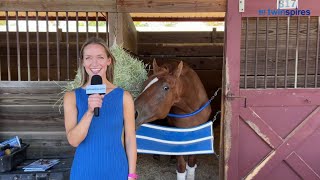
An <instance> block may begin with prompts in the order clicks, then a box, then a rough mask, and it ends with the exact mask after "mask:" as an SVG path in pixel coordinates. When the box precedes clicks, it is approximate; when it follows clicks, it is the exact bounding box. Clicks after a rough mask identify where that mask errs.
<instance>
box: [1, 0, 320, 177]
mask: <svg viewBox="0 0 320 180" xmlns="http://www.w3.org/2000/svg"><path fill="white" fill-rule="evenodd" d="M288 2H291V3H288ZM316 2H317V1H316V0H308V1H299V2H298V0H288V1H284V0H270V1H263V2H262V1H258V0H240V1H231V0H230V1H225V0H215V1H209V0H200V1H182V0H178V1H174V2H169V1H163V0H160V1H157V2H154V1H139V0H131V1H128V0H122V1H116V0H97V1H92V2H89V1H82V0H77V1H68V2H66V1H61V0H56V1H41V0H35V1H17V0H4V1H2V2H1V3H0V37H1V39H2V41H1V42H0V141H2V140H4V139H7V138H9V137H12V136H15V135H18V136H19V137H21V138H22V140H23V142H26V143H28V144H30V147H29V148H28V151H27V153H28V154H27V156H28V158H30V159H39V158H61V159H64V158H72V157H73V154H74V149H73V148H72V147H71V146H70V145H69V144H68V142H67V140H66V136H65V129H64V120H63V112H60V110H59V104H55V103H56V102H57V100H58V99H59V98H60V97H61V94H59V93H60V92H61V87H60V86H63V85H65V84H66V82H67V81H69V80H72V79H73V78H74V76H75V70H76V68H77V66H78V64H79V60H78V59H79V58H78V56H79V48H80V47H81V44H82V43H83V42H84V41H85V40H86V39H87V38H88V37H91V36H99V37H102V38H103V39H105V40H106V41H107V42H108V44H109V45H110V46H111V45H112V44H113V43H115V41H116V43H117V44H123V47H124V48H125V49H127V50H128V51H130V52H131V53H132V54H134V55H136V56H137V57H139V59H141V60H143V61H144V62H145V63H150V62H151V61H152V60H153V59H156V60H157V61H158V62H159V64H161V63H164V62H167V61H171V60H183V61H184V62H186V63H188V64H189V65H190V66H191V67H192V68H193V69H195V70H196V72H197V73H198V75H199V76H200V78H201V80H202V82H203V83H204V86H205V88H206V90H207V93H208V95H209V96H212V95H213V93H214V92H215V91H216V90H217V89H218V88H219V87H222V93H221V97H220V95H219V97H218V98H216V99H217V101H215V102H214V103H213V104H212V107H213V111H214V112H216V111H218V110H220V109H221V118H220V119H218V120H217V121H216V125H215V132H216V133H217V136H216V139H215V149H216V152H217V154H219V160H218V163H217V164H219V165H216V166H215V167H213V169H210V170H209V171H208V172H207V173H208V174H210V173H211V172H213V171H214V172H215V171H216V172H217V176H210V177H211V178H213V179H231V180H233V179H258V180H260V179H276V180H278V179H279V180H282V179H307V180H309V179H310V180H311V179H320V161H319V159H320V156H319V152H320V145H319V143H317V140H318V139H319V138H320V120H319V119H320V112H319V105H320V98H319V96H318V95H320V90H319V88H318V86H320V80H319V77H318V75H319V74H320V73H319V45H320V40H319V39H320V32H319V30H320V6H318V5H317V3H316ZM286 3H287V4H286ZM156 13H160V14H156ZM182 13H187V14H189V16H184V15H181V14H182ZM141 20H145V21H224V22H225V31H224V32H218V31H216V30H215V29H213V30H212V31H211V32H138V31H137V30H136V29H135V27H134V25H133V21H141ZM88 24H94V26H95V28H91V29H89V25H88ZM1 27H3V28H2V29H1ZM52 27H54V28H52ZM90 27H92V26H90ZM61 110H62V108H61ZM210 161H213V158H208V159H207V162H208V163H210ZM138 168H139V167H138ZM172 171H173V172H174V170H172ZM0 176H1V173H0ZM0 179H1V178H0ZM141 179H143V175H142V177H141ZM155 179H156V178H155Z"/></svg>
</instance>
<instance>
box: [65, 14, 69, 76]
mask: <svg viewBox="0 0 320 180" xmlns="http://www.w3.org/2000/svg"><path fill="white" fill-rule="evenodd" d="M68 18H69V14H68V12H66V45H67V80H70V71H69V68H70V67H69V63H70V62H69V19H68Z"/></svg>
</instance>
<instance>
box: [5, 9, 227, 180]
mask: <svg viewBox="0 0 320 180" xmlns="http://www.w3.org/2000/svg"><path fill="white" fill-rule="evenodd" d="M10 5H12V4H10V3H9V4H7V5H6V7H5V8H4V9H2V10H3V11H2V12H1V17H2V20H3V22H4V24H5V26H4V27H6V29H4V30H3V32H2V33H1V36H2V39H4V40H5V41H3V42H2V47H1V94H2V95H1V115H0V116H1V121H0V127H1V129H0V133H1V136H0V137H1V140H4V139H6V138H9V137H12V136H15V135H18V136H19V137H21V138H22V141H23V142H25V143H28V144H30V147H29V148H28V151H27V157H28V158H29V159H38V158H60V159H69V158H72V157H73V154H74V148H72V147H71V146H70V145H69V144H68V142H67V140H66V137H65V131H64V123H63V108H61V107H59V103H56V102H57V100H58V99H59V98H60V97H61V94H59V93H60V92H61V87H60V86H63V85H65V84H66V82H67V81H69V80H72V79H73V77H74V76H75V70H76V67H77V66H78V63H79V61H78V60H77V59H78V53H79V48H80V47H81V44H82V42H84V41H85V40H86V38H88V37H91V36H99V37H102V38H104V39H105V40H106V41H107V42H108V43H109V45H110V46H111V45H112V44H113V43H114V41H116V43H118V44H122V43H123V47H124V48H125V49H126V50H128V51H129V52H130V53H131V54H133V55H135V56H137V57H139V58H140V59H141V60H143V61H144V62H145V63H149V62H150V61H151V60H152V59H153V58H155V59H157V61H158V63H159V64H162V63H164V62H166V61H170V60H184V61H185V62H186V63H188V64H189V65H190V66H191V67H193V68H194V69H195V70H196V71H197V73H198V74H199V75H200V77H201V79H202V80H203V82H204V85H205V87H206V89H207V91H208V95H209V96H210V95H213V93H214V91H215V90H216V89H217V88H219V87H221V74H222V61H223V59H222V56H223V32H216V31H215V30H214V29H213V31H212V32H189V33H183V32H174V33H165V32H159V33H155V34H152V33H144V32H137V31H136V30H135V28H134V26H133V22H132V21H133V20H132V18H131V17H130V15H129V14H127V13H117V12H112V10H111V12H110V11H109V10H108V9H103V11H102V10H101V9H99V8H98V9H97V8H94V7H92V9H91V11H85V12H84V11H80V10H79V11H75V10H78V9H83V7H82V6H81V5H82V4H78V6H74V7H72V8H71V7H69V8H71V9H68V10H66V11H65V12H62V11H61V9H59V11H58V12H57V10H56V9H43V8H42V9H41V8H40V9H39V11H38V12H37V11H31V10H28V8H27V7H28V6H27V5H25V6H23V7H20V6H16V7H15V8H13V7H11V6H10ZM97 5H99V4H97ZM48 7H49V6H48ZM62 9H63V8H62ZM86 10H88V9H86ZM89 10H90V8H89ZM108 11H109V12H108ZM133 19H134V18H133ZM202 20H203V19H202ZM211 20H212V19H211ZM220 20H221V18H220ZM22 21H24V22H25V24H21V22H22ZM207 21H208V19H207ZM12 22H16V23H17V24H19V26H15V25H13V24H14V23H12ZM88 24H94V25H95V28H94V29H89V26H88ZM52 26H53V27H54V28H52ZM61 27H64V28H61ZM75 27H76V29H75ZM81 28H82V29H81ZM173 37H174V38H173ZM177 37H178V38H177ZM211 48H214V51H213V52H211V50H210V49H211ZM212 73H214V76H213V77H214V78H213V79H210V78H208V76H210V74H212ZM219 95H220V94H219ZM215 101H216V102H215V103H213V106H215V109H216V110H215V111H218V110H219V109H220V98H216V100H215ZM55 103H56V104H55ZM216 123H217V126H216V128H217V133H218V135H219V128H220V126H219V122H218V121H217V122H216ZM218 147H219V141H218V140H216V148H218ZM148 158H149V159H151V160H148ZM201 158H202V161H207V159H208V157H207V156H203V157H201ZM209 158H210V159H214V160H215V161H216V162H215V163H212V162H211V163H209V164H210V166H206V165H205V164H206V163H203V165H202V166H203V167H205V169H204V172H203V173H202V174H203V175H205V176H204V178H206V179H208V177H209V178H212V177H214V176H215V177H217V176H218V171H217V170H218V165H217V164H218V163H217V162H218V161H217V158H216V157H214V156H209ZM139 159H141V162H142V163H143V164H142V165H141V166H142V167H143V168H144V169H146V170H145V171H146V172H147V171H148V170H149V169H150V167H149V166H150V162H148V161H154V160H153V158H152V156H147V155H139ZM200 160H201V159H200ZM66 161H67V160H66ZM159 162H160V163H162V164H163V165H162V166H161V167H166V166H168V164H166V162H170V158H169V159H168V158H167V157H162V158H161V160H160V161H159ZM159 162H158V163H159ZM156 163H157V162H156ZM156 163H155V164H153V165H154V166H159V164H156ZM151 165H152V164H151ZM169 166H170V169H171V171H172V172H170V173H169V174H168V173H167V176H165V177H168V178H169V179H170V178H173V177H175V170H174V169H175V166H174V164H173V163H171V164H169ZM214 166H215V167H214ZM143 168H142V169H141V171H142V172H143V173H142V174H141V175H142V176H143V175H144V174H146V173H144V169H143ZM208 168H209V169H208ZM211 168H215V169H216V170H215V171H216V173H215V174H210V175H208V174H207V173H206V171H208V170H210V169H211ZM164 170H166V169H164ZM138 171H139V169H138ZM157 173H160V174H161V173H163V171H160V172H157ZM160 174H158V175H157V174H153V175H152V176H153V177H156V176H158V177H160ZM145 178H147V174H146V177H145Z"/></svg>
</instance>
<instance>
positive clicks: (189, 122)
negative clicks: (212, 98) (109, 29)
mask: <svg viewBox="0 0 320 180" xmlns="http://www.w3.org/2000/svg"><path fill="white" fill-rule="evenodd" d="M207 102H208V96H207V93H206V91H205V89H204V87H203V84H202V82H201V80H200V79H199V77H198V75H197V74H196V72H195V71H194V70H193V69H191V68H190V67H189V66H188V65H186V64H183V62H182V61H181V62H180V63H178V62H172V63H167V64H164V65H162V66H161V67H159V66H158V65H157V63H156V61H155V60H154V61H153V74H152V75H151V76H149V78H148V79H147V80H146V81H145V82H144V90H143V91H142V93H141V94H140V95H139V96H138V97H137V99H136V100H135V103H134V104H135V109H136V129H137V128H139V126H140V125H141V124H143V123H147V122H151V121H155V120H157V119H164V118H165V117H167V115H168V113H172V114H189V113H193V112H195V111H196V110H198V109H199V108H200V107H202V106H203V105H204V104H205V103H207ZM210 114H211V107H210V105H209V106H207V107H206V108H204V109H203V110H202V111H201V112H199V113H198V114H196V115H194V116H189V117H185V118H173V117H168V123H169V125H170V126H174V127H179V128H189V127H194V126H197V125H200V124H203V123H205V122H207V121H208V120H209V116H210ZM176 158H177V179H185V177H187V179H194V171H195V168H196V157H195V156H194V155H190V156H188V159H187V163H186V161H185V159H184V157H183V156H181V155H179V156H176ZM186 170H187V171H186Z"/></svg>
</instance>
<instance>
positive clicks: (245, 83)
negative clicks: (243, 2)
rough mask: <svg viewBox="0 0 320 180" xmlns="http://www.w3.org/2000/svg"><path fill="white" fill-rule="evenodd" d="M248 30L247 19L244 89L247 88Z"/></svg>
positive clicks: (247, 21)
mask: <svg viewBox="0 0 320 180" xmlns="http://www.w3.org/2000/svg"><path fill="white" fill-rule="evenodd" d="M248 29H249V18H248V17H247V18H246V34H245V59H244V88H245V89H247V86H248V79H247V78H248V77H247V76H248Z"/></svg>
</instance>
